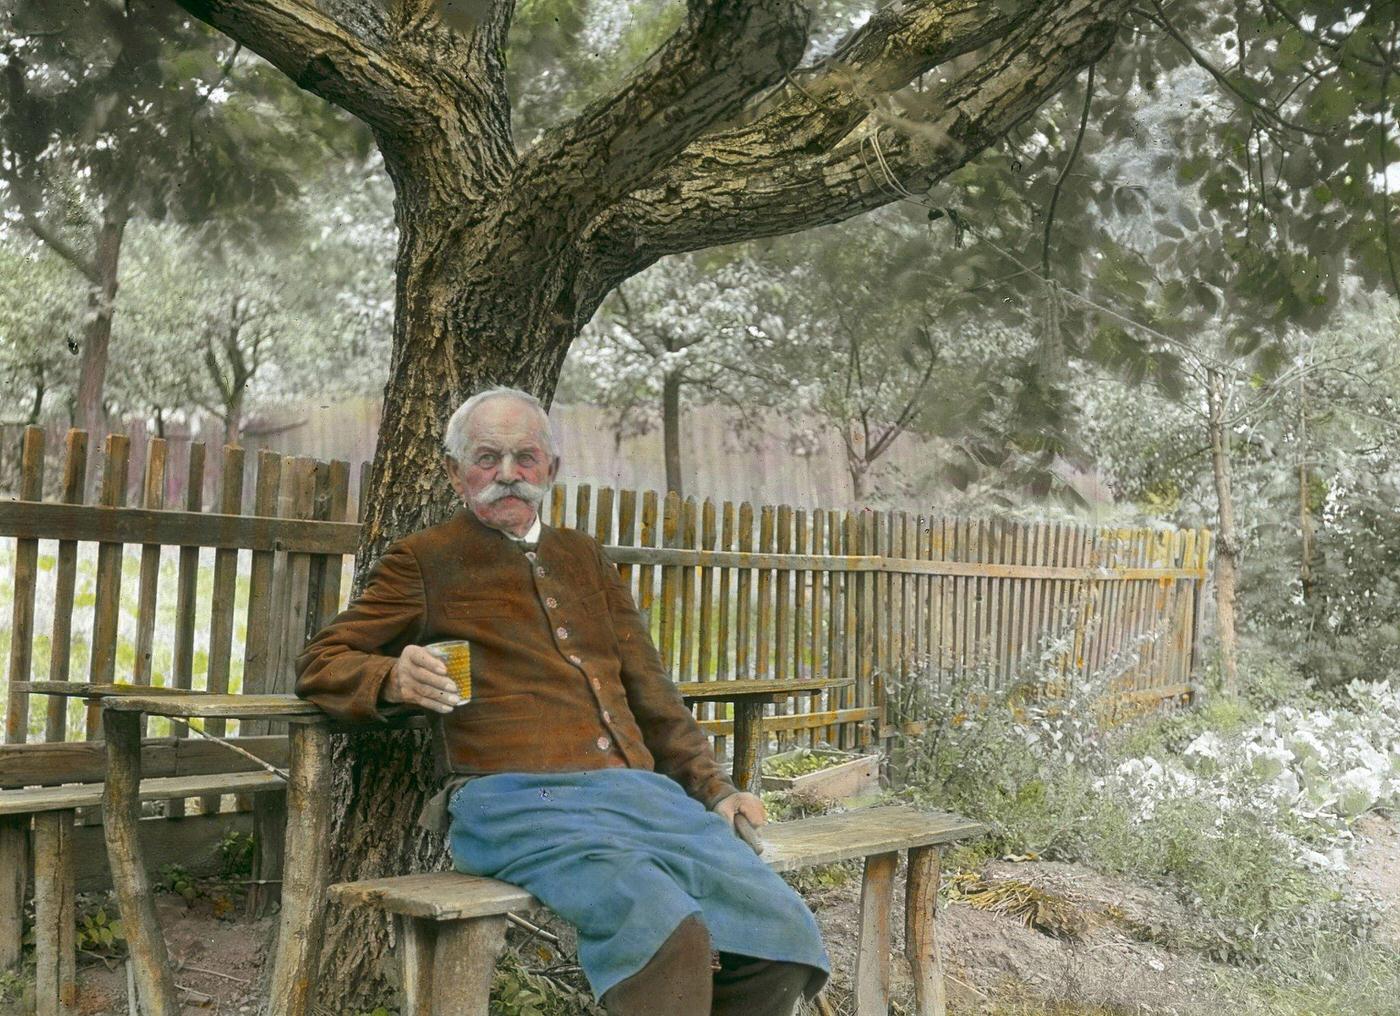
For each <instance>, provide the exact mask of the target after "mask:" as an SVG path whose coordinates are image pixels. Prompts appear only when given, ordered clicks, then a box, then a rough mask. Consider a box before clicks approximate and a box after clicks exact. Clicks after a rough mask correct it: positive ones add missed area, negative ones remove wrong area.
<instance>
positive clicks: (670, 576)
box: [657, 490, 681, 673]
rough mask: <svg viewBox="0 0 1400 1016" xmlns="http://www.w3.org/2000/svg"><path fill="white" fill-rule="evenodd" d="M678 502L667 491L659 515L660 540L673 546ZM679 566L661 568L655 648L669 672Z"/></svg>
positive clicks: (673, 649) (677, 535)
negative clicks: (659, 624)
mask: <svg viewBox="0 0 1400 1016" xmlns="http://www.w3.org/2000/svg"><path fill="white" fill-rule="evenodd" d="M680 516H681V499H680V495H679V494H677V493H676V492H675V491H674V490H671V491H667V492H666V499H665V501H664V502H663V506H662V513H661V541H662V543H663V544H664V545H665V546H667V547H674V546H676V544H677V541H678V539H679V538H680V524H681V518H680ZM679 592H680V566H679V565H666V566H665V567H664V568H662V569H661V638H660V639H659V640H658V642H657V649H658V650H659V651H660V653H661V662H662V664H664V665H665V667H666V670H667V671H668V672H669V673H675V672H676V620H677V618H676V615H677V613H679V610H680V603H679V599H678V598H679Z"/></svg>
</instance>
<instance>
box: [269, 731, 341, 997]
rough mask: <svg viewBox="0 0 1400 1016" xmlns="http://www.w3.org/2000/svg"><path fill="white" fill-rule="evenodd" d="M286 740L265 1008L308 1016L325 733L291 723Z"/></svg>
mask: <svg viewBox="0 0 1400 1016" xmlns="http://www.w3.org/2000/svg"><path fill="white" fill-rule="evenodd" d="M291 740H292V766H291V775H292V780H291V783H290V784H289V785H288V787H287V841H286V863H285V872H284V875H283V880H282V911H281V914H280V917H279V924H278V949H277V955H276V959H275V961H274V965H273V970H272V980H271V989H270V992H269V999H268V1005H267V1009H266V1011H267V1012H269V1013H277V1014H279V1016H283V1014H285V1016H309V1014H310V1013H311V1012H312V1011H313V1006H314V1002H315V999H316V975H317V961H318V960H319V958H320V951H321V933H322V929H323V928H324V927H325V920H326V884H327V878H326V872H327V868H328V866H329V864H330V853H329V851H327V850H326V849H325V845H326V843H328V842H329V840H330V832H331V795H329V794H327V793H326V787H328V786H329V785H330V782H331V773H330V761H331V759H330V756H331V748H330V733H329V731H328V730H327V729H326V728H325V727H324V726H321V725H314V724H313V725H308V726H296V727H293V728H292V732H291Z"/></svg>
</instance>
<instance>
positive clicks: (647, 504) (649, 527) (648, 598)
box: [637, 490, 657, 631]
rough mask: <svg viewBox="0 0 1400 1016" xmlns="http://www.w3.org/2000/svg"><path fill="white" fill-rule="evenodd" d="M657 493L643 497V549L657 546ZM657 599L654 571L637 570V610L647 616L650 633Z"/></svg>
mask: <svg viewBox="0 0 1400 1016" xmlns="http://www.w3.org/2000/svg"><path fill="white" fill-rule="evenodd" d="M656 536H657V532H656V491H654V490H648V491H646V492H645V493H644V494H643V495H642V528H641V533H640V534H639V544H640V546H642V547H654V546H655V545H656ZM655 598H656V590H655V589H654V571H653V569H652V567H651V566H650V565H648V564H644V565H642V566H641V567H640V568H638V569H637V609H638V610H640V611H641V612H642V614H643V615H645V620H646V624H647V630H648V631H655V626H654V625H653V624H652V621H653V617H652V603H653V602H654V601H655Z"/></svg>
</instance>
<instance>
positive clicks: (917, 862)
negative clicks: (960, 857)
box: [904, 847, 948, 1016]
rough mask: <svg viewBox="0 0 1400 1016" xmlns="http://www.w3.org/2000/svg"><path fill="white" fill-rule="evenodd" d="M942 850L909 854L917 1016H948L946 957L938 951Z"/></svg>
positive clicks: (907, 933) (907, 895)
mask: <svg viewBox="0 0 1400 1016" xmlns="http://www.w3.org/2000/svg"><path fill="white" fill-rule="evenodd" d="M941 853H942V852H941V851H940V850H939V849H938V848H937V847H915V848H914V849H912V850H910V851H909V872H908V875H907V876H906V881H905V885H904V956H905V958H906V959H908V961H909V971H910V973H911V974H912V978H911V979H912V980H913V982H914V1011H915V1013H916V1014H917V1016H947V1012H948V997H947V995H946V994H945V992H944V989H943V957H942V955H941V954H940V952H939V948H938V882H939V865H940V860H941Z"/></svg>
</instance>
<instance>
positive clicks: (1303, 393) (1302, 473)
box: [1298, 374, 1314, 634]
mask: <svg viewBox="0 0 1400 1016" xmlns="http://www.w3.org/2000/svg"><path fill="white" fill-rule="evenodd" d="M1298 535H1299V537H1300V540H1301V546H1300V547H1299V550H1298V579H1299V582H1300V584H1301V585H1302V592H1303V610H1304V611H1305V612H1307V611H1310V610H1311V608H1312V603H1313V586H1314V581H1313V518H1312V471H1311V470H1310V469H1309V468H1308V403H1307V382H1306V380H1305V376H1304V375H1301V374H1300V375H1299V376H1298ZM1308 632H1309V634H1311V633H1312V624H1311V617H1310V618H1309V625H1308Z"/></svg>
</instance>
